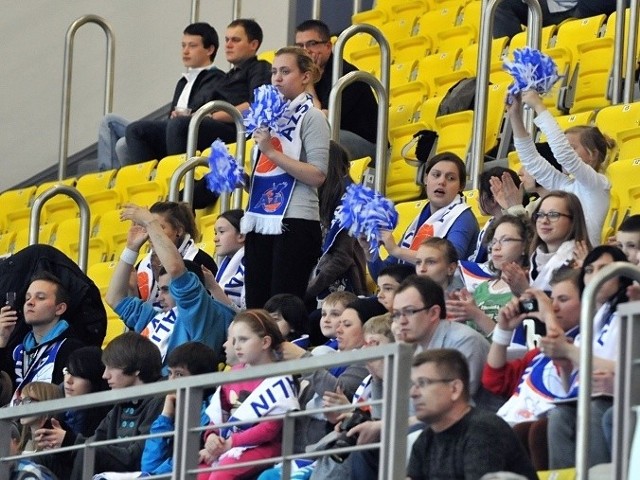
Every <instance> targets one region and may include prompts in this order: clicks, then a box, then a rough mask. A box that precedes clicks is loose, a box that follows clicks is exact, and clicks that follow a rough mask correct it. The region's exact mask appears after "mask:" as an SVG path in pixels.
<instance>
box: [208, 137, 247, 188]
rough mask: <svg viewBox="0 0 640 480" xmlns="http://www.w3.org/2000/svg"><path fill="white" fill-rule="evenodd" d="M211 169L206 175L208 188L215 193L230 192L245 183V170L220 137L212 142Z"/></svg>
mask: <svg viewBox="0 0 640 480" xmlns="http://www.w3.org/2000/svg"><path fill="white" fill-rule="evenodd" d="M209 168H210V169H211V171H210V172H209V173H207V174H206V175H205V180H206V182H207V188H208V189H209V190H210V191H212V192H215V193H229V192H232V191H233V190H234V189H235V188H237V187H238V186H241V185H242V184H243V180H244V176H243V173H244V172H243V171H242V168H241V167H240V165H238V162H236V160H235V158H233V156H231V154H230V153H229V150H227V146H226V145H225V144H224V142H223V141H222V140H220V139H218V140H216V141H214V142H213V143H212V144H211V154H210V155H209Z"/></svg>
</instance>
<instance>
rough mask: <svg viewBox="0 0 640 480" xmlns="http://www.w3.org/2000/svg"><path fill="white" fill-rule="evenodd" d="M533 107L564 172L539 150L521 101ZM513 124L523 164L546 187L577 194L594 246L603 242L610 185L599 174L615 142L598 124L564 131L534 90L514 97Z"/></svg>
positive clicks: (515, 140) (511, 116) (515, 141)
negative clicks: (523, 113) (525, 122)
mask: <svg viewBox="0 0 640 480" xmlns="http://www.w3.org/2000/svg"><path fill="white" fill-rule="evenodd" d="M523 103H524V104H526V105H528V106H529V107H531V108H533V109H534V110H535V112H536V114H537V117H536V119H535V120H534V122H535V124H536V125H537V126H538V128H539V129H540V130H541V131H542V132H543V133H544V134H545V135H546V136H547V142H548V143H549V146H550V147H551V151H552V152H553V155H554V157H555V158H556V160H557V161H558V162H559V163H560V165H562V168H563V170H564V173H563V172H559V171H557V170H556V169H555V168H553V167H552V166H551V165H550V164H549V163H548V162H546V161H543V158H542V157H541V155H540V154H539V153H538V151H537V150H536V147H535V145H534V143H533V139H532V138H531V137H530V136H529V133H528V132H527V130H526V128H525V125H524V122H523V120H522V104H523ZM507 111H508V114H509V118H510V120H511V125H512V127H513V142H514V145H515V147H516V150H517V152H518V156H519V157H520V161H521V162H522V166H523V167H524V168H525V169H526V170H527V172H529V173H530V174H531V175H532V176H533V177H535V179H536V181H537V182H538V183H539V184H540V185H542V186H543V187H544V188H546V189H547V190H564V191H566V192H571V193H574V194H576V195H577V196H578V198H580V200H581V201H582V202H583V206H584V210H585V211H588V212H589V218H587V229H588V232H589V239H590V240H591V243H592V244H593V245H597V244H599V243H600V236H601V232H602V225H603V224H604V220H605V217H606V215H607V212H608V210H609V190H610V189H611V184H610V183H609V180H608V179H607V177H605V176H604V175H603V174H602V173H600V171H601V169H602V168H603V165H604V164H605V161H606V159H607V152H608V150H609V149H611V148H613V147H614V145H615V142H614V141H613V140H611V139H610V138H609V137H607V136H606V135H603V134H602V132H600V130H599V129H598V127H591V126H587V125H584V126H578V127H572V128H570V129H568V130H567V131H566V132H564V133H563V132H562V130H561V129H560V127H559V125H558V123H557V122H556V121H555V119H554V118H553V116H552V115H551V113H549V111H548V110H547V108H546V107H545V105H544V103H543V102H542V99H541V98H540V95H539V94H538V93H537V92H535V91H531V90H527V91H525V92H523V93H522V96H521V98H519V97H517V96H516V97H515V98H514V99H513V103H512V104H511V105H510V106H509V107H508V109H507Z"/></svg>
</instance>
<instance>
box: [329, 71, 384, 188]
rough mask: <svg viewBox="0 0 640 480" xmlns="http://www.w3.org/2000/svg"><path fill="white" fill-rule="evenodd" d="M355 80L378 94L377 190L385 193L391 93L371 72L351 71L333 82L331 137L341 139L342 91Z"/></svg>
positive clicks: (330, 102)
mask: <svg viewBox="0 0 640 480" xmlns="http://www.w3.org/2000/svg"><path fill="white" fill-rule="evenodd" d="M354 82H364V83H366V84H367V85H369V86H371V87H372V88H373V89H374V90H375V92H376V95H377V96H378V125H377V127H376V128H377V130H376V162H375V165H376V173H375V183H374V185H375V190H376V191H377V192H379V193H380V194H382V195H384V194H385V190H386V186H387V170H388V161H387V130H388V124H389V110H388V108H387V105H388V104H389V95H388V93H387V90H385V88H384V87H383V86H382V84H381V83H380V82H379V81H378V79H377V78H375V77H374V76H373V75H371V74H370V73H366V72H349V73H347V74H346V75H345V76H343V77H340V79H339V80H338V81H337V82H336V83H334V84H333V87H332V88H331V93H330V94H329V125H330V126H331V139H332V140H334V141H336V142H337V141H339V138H340V115H341V113H342V91H343V90H344V89H345V88H347V87H348V86H349V85H351V84H352V83H354Z"/></svg>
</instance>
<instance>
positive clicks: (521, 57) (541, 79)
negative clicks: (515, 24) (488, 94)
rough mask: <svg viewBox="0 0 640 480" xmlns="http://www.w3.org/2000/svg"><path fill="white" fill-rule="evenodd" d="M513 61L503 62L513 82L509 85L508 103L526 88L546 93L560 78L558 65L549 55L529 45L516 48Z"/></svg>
mask: <svg viewBox="0 0 640 480" xmlns="http://www.w3.org/2000/svg"><path fill="white" fill-rule="evenodd" d="M513 58H514V60H513V62H509V61H507V62H505V63H504V68H505V70H506V71H507V72H508V73H510V74H511V76H512V77H513V80H514V82H513V83H512V84H511V85H510V86H509V99H510V100H509V103H510V102H511V99H512V98H513V96H515V95H517V94H518V93H520V92H524V91H526V90H535V91H536V92H538V93H539V94H544V93H547V92H548V91H550V90H551V88H552V87H553V85H554V84H555V83H556V82H557V81H558V80H559V79H560V77H559V76H558V67H557V66H556V64H555V62H554V61H553V59H552V58H551V57H549V56H548V55H545V54H544V53H542V52H541V51H539V50H535V49H532V48H529V47H525V48H520V49H516V50H514V52H513Z"/></svg>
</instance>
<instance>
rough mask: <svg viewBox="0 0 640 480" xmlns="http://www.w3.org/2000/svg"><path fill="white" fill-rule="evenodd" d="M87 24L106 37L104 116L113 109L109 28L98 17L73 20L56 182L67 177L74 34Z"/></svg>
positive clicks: (67, 45)
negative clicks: (95, 26)
mask: <svg viewBox="0 0 640 480" xmlns="http://www.w3.org/2000/svg"><path fill="white" fill-rule="evenodd" d="M87 23H95V24H96V25H98V26H99V27H100V28H102V30H103V31H104V33H105V35H106V37H107V55H106V72H105V85H104V109H103V113H104V115H106V114H107V113H109V112H111V109H112V108H113V76H114V64H115V45H114V36H113V30H112V29H111V26H110V25H109V24H108V23H107V22H106V20H105V19H103V18H102V17H99V16H98V15H83V16H82V17H80V18H78V19H76V20H74V22H73V23H72V24H71V25H69V28H68V29H67V35H66V37H65V41H64V65H63V78H62V110H61V113H60V149H59V154H58V180H64V179H65V177H66V176H67V156H68V153H69V110H70V106H71V78H72V77H71V75H72V73H73V71H72V69H73V46H74V42H75V35H76V32H77V31H78V29H79V28H80V27H82V26H83V25H85V24H87Z"/></svg>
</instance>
